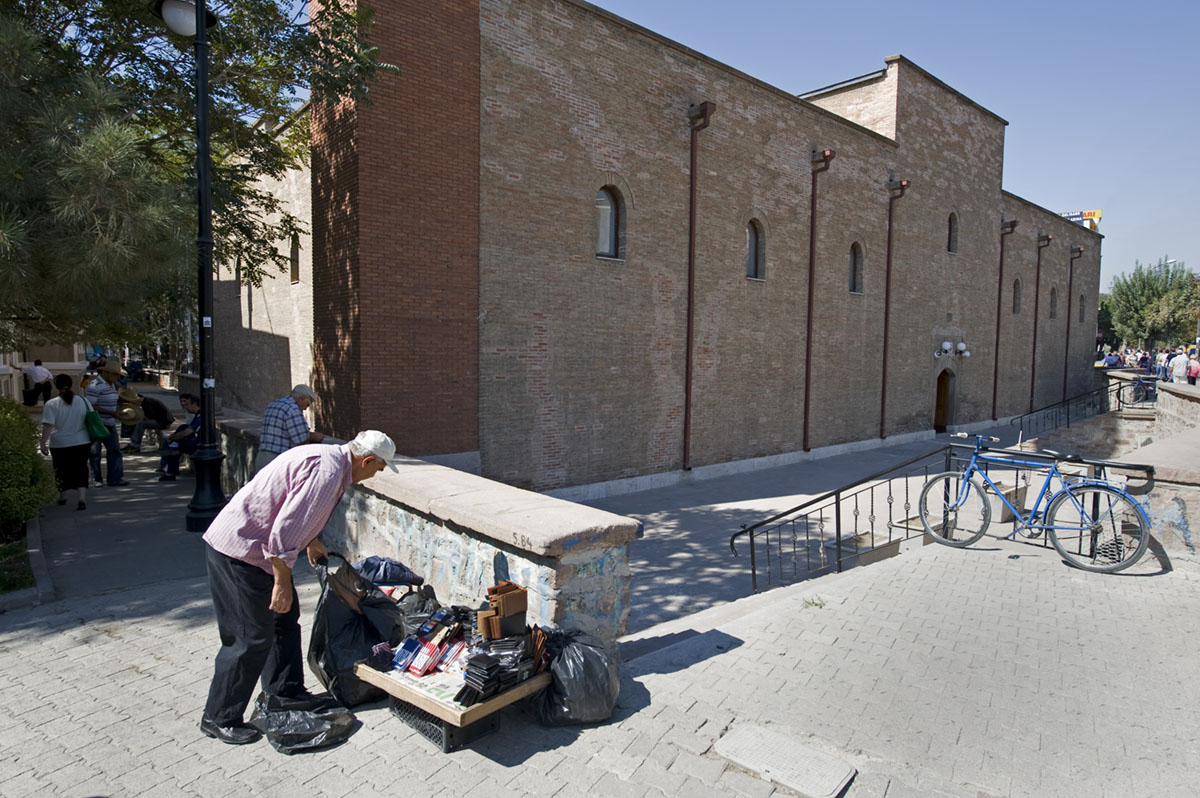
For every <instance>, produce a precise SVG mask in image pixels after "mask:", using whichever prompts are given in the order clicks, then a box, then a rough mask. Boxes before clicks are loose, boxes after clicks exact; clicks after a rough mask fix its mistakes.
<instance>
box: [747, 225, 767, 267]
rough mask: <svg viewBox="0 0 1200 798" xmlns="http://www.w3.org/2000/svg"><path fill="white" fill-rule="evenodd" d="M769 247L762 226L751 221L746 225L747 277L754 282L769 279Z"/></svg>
mask: <svg viewBox="0 0 1200 798" xmlns="http://www.w3.org/2000/svg"><path fill="white" fill-rule="evenodd" d="M766 261H767V246H766V240H765V239H764V237H763V229H762V225H761V224H759V222H758V220H757V219H751V220H750V223H749V224H747V225H746V276H747V277H749V278H751V279H752V280H765V279H767V267H766Z"/></svg>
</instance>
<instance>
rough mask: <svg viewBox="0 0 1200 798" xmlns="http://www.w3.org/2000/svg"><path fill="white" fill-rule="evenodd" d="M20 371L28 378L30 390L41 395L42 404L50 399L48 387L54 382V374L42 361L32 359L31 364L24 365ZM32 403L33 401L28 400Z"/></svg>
mask: <svg viewBox="0 0 1200 798" xmlns="http://www.w3.org/2000/svg"><path fill="white" fill-rule="evenodd" d="M21 373H22V374H24V375H25V376H26V377H28V378H29V382H30V383H31V385H30V386H29V387H30V388H31V389H32V390H34V391H36V392H37V394H36V395H37V396H40V397H42V404H46V402H49V401H50V388H51V386H52V385H53V384H54V375H53V374H51V373H50V370H49V369H47V368H46V367H45V366H43V365H42V361H40V360H35V361H33V365H32V366H25V367H24V368H22V369H21ZM30 404H33V402H30Z"/></svg>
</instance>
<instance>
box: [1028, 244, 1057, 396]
mask: <svg viewBox="0 0 1200 798" xmlns="http://www.w3.org/2000/svg"><path fill="white" fill-rule="evenodd" d="M1053 240H1054V236H1052V235H1039V236H1038V239H1037V272H1036V276H1035V277H1034V279H1033V352H1032V353H1031V354H1030V355H1029V412H1030V413H1032V412H1033V389H1034V385H1035V383H1036V378H1037V328H1038V305H1039V304H1040V302H1041V298H1042V250H1043V249H1045V248H1046V247H1048V246H1050V242H1051V241H1053Z"/></svg>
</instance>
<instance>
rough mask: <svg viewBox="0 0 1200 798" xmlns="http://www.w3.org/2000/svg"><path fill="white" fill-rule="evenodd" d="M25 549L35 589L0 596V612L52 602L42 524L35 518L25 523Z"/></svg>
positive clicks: (51, 583)
mask: <svg viewBox="0 0 1200 798" xmlns="http://www.w3.org/2000/svg"><path fill="white" fill-rule="evenodd" d="M25 548H26V549H28V550H29V568H30V569H31V570H32V571H33V578H34V580H35V581H36V582H37V587H27V588H25V589H24V590H17V591H14V592H12V593H8V594H6V595H3V596H0V612H7V611H8V610H16V609H23V608H25V607H37V606H40V605H42V604H46V603H49V602H51V601H54V583H53V582H51V581H50V569H49V568H48V567H46V555H45V554H44V553H43V552H42V524H41V521H40V520H39V519H38V518H37V517H36V516H35V517H33V518H30V519H29V520H28V521H26V522H25Z"/></svg>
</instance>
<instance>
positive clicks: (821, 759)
mask: <svg viewBox="0 0 1200 798" xmlns="http://www.w3.org/2000/svg"><path fill="white" fill-rule="evenodd" d="M716 750H717V753H718V754H720V755H721V756H723V757H725V758H726V759H728V760H729V761H730V762H733V763H734V764H735V765H738V766H740V767H743V768H745V769H746V770H749V771H752V772H754V773H757V774H759V775H760V776H762V777H763V778H765V779H770V780H771V781H773V782H775V783H776V784H780V785H783V786H784V787H787V788H788V789H790V790H795V791H796V792H798V793H800V794H801V795H804V796H807V798H834V796H836V795H837V794H838V793H840V792H841V791H842V790H843V789H845V787H846V785H847V784H849V783H850V779H852V778H854V774H855V773H856V772H857V771H855V769H854V768H853V767H852V766H851V765H849V764H847V763H846V762H843V761H842V760H840V759H838V758H837V757H834V756H830V755H829V754H826V753H823V752H821V751H817V750H816V749H814V748H809V747H808V746H807V745H804V744H802V743H800V742H797V741H796V740H794V739H792V738H791V737H788V736H786V735H784V734H780V733H779V732H777V731H774V730H772V729H768V728H765V727H763V726H755V725H753V724H742V725H739V726H737V727H736V728H735V729H734V730H733V731H731V732H729V734H726V735H725V736H724V737H722V738H721V739H720V740H717V744H716Z"/></svg>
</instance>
